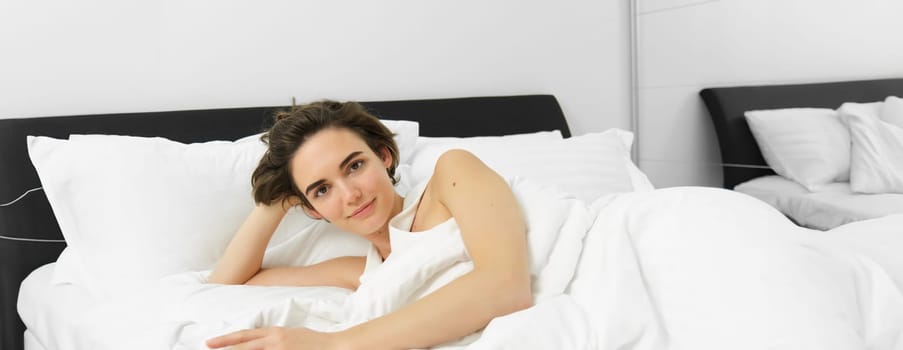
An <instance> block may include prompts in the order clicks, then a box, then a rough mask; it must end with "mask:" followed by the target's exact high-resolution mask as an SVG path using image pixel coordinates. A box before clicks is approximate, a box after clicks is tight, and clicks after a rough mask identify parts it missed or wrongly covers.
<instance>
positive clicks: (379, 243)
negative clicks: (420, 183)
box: [370, 194, 404, 260]
mask: <svg viewBox="0 0 903 350" xmlns="http://www.w3.org/2000/svg"><path fill="white" fill-rule="evenodd" d="M394 200H395V202H394V203H392V212H391V213H390V215H389V219H388V220H386V223H385V225H383V227H382V228H381V229H380V231H379V232H378V233H377V234H375V235H370V237H372V239H371V240H370V243H372V244H373V246H375V247H376V251H378V252H379V256H381V257H382V258H383V260H386V258H388V257H389V254H391V253H392V243H391V242H390V240H389V221H392V218H394V217H395V216H396V215H398V214H399V213H401V210H402V209H404V197H402V196H400V195H398V194H396V195H395V199H394Z"/></svg>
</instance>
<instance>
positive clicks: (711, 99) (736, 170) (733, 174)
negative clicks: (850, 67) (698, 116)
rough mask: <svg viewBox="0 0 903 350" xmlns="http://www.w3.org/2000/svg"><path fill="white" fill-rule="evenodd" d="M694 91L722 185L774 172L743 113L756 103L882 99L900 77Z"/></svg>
mask: <svg viewBox="0 0 903 350" xmlns="http://www.w3.org/2000/svg"><path fill="white" fill-rule="evenodd" d="M699 95H700V96H701V97H702V100H703V101H704V102H705V106H706V108H708V110H709V115H710V116H711V118H712V122H713V123H714V125H715V133H716V134H717V135H718V145H719V147H720V149H721V161H722V169H723V171H724V184H723V186H724V188H727V189H733V188H734V186H736V185H738V184H740V183H743V182H744V181H747V180H751V179H753V178H756V177H760V176H765V175H771V174H774V171H772V170H771V168H769V167H768V165H767V164H766V163H765V160H764V159H763V158H762V152H761V151H760V150H759V146H758V145H757V144H756V140H755V139H754V138H753V135H752V133H751V132H750V130H749V125H747V124H746V119H745V118H744V116H743V113H744V112H746V111H749V110H757V109H776V108H790V107H821V108H832V109H834V108H838V107H840V105H841V104H843V103H844V102H874V101H883V100H884V99H885V98H886V97H887V96H891V95H895V96H903V78H895V79H880V80H856V81H842V82H830V83H813V84H794V85H762V86H738V87H718V88H708V89H703V90H702V91H700V93H699Z"/></svg>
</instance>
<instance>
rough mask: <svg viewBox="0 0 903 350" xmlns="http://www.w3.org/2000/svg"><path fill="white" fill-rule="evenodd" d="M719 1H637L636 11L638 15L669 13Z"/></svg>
mask: <svg viewBox="0 0 903 350" xmlns="http://www.w3.org/2000/svg"><path fill="white" fill-rule="evenodd" d="M712 1H720V0H637V2H638V6H637V11H638V12H639V13H640V14H646V13H650V12H658V11H669V10H674V9H678V8H682V7H687V6H695V5H699V4H702V3H705V2H712Z"/></svg>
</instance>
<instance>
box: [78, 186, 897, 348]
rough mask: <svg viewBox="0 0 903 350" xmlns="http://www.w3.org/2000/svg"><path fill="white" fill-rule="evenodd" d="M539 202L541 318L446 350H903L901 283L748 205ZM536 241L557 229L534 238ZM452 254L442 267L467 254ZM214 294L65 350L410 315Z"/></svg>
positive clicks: (524, 198)
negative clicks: (546, 247)
mask: <svg viewBox="0 0 903 350" xmlns="http://www.w3.org/2000/svg"><path fill="white" fill-rule="evenodd" d="M539 194H540V193H538V192H537V193H536V195H539ZM530 196H531V195H529V194H528V195H523V194H521V196H520V199H521V202H522V204H523V205H524V206H525V207H526V208H525V211H526V212H527V216H528V218H529V219H528V221H529V222H528V226H529V227H530V230H531V231H530V233H529V235H531V236H530V244H531V249H534V247H533V246H532V245H533V244H540V243H543V244H546V245H551V248H550V249H541V250H539V251H540V252H548V256H546V257H545V259H547V261H545V264H541V266H540V267H543V268H542V269H534V270H535V272H540V274H539V275H537V276H534V295H535V299H536V302H535V306H533V307H532V308H529V309H526V310H523V311H520V312H517V313H514V314H511V315H508V316H504V317H499V318H496V319H495V320H493V321H492V322H491V323H490V324H489V325H488V326H487V327H486V328H485V329H484V330H483V331H482V332H479V333H476V334H473V335H471V336H468V337H465V338H464V339H462V340H460V341H457V342H453V343H449V344H444V345H442V346H440V347H439V348H448V349H451V348H466V349H664V348H667V349H727V348H729V349H845V350H849V349H898V350H903V338H901V331H903V296H901V293H900V289H899V288H898V286H897V285H895V284H894V282H893V280H894V278H892V276H889V275H888V273H887V272H886V271H893V270H894V269H891V268H888V267H887V266H886V265H882V263H877V262H875V260H872V259H871V258H870V257H869V256H868V254H863V253H862V252H861V251H854V250H851V249H845V248H844V247H845V246H844V245H843V244H837V241H834V240H831V239H826V238H825V237H824V236H819V234H823V232H819V231H811V230H807V229H803V228H799V227H797V226H795V225H793V224H792V223H790V222H789V221H788V220H787V219H786V218H785V217H784V216H783V215H781V214H780V213H778V212H777V211H775V210H774V209H772V208H771V207H770V206H768V205H766V204H764V203H762V202H760V201H758V200H756V199H753V198H752V197H748V196H746V195H743V194H739V193H736V192H730V191H726V190H720V189H711V188H695V187H685V188H669V189H660V190H655V191H646V192H634V193H626V194H619V195H612V196H608V197H604V198H602V199H600V200H598V201H596V202H595V203H593V204H592V205H584V204H582V202H578V201H563V200H559V201H548V200H545V201H543V200H542V198H538V197H537V198H532V197H530ZM550 202H552V203H550ZM562 203H564V204H562ZM565 204H566V205H565ZM556 208H557V209H556ZM537 227H545V228H550V227H557V230H556V232H552V233H549V232H546V233H545V234H546V235H547V236H539V233H537V230H538V229H537ZM548 235H551V236H548ZM896 242H903V239H897V240H896ZM452 250H453V249H450V251H447V252H442V253H441V254H456V253H460V252H455V251H452ZM441 254H440V255H441ZM540 255H542V254H538V253H537V251H531V258H532V259H534V261H535V260H537V259H541V258H543V257H541V256H540ZM578 258H579V260H578ZM389 261H390V260H387V263H388V262H389ZM879 262H880V261H879ZM424 266H429V264H428V263H425V265H424ZM454 266H457V265H455V264H450V265H447V266H444V267H440V268H436V266H433V268H434V269H433V270H432V271H430V272H429V274H432V275H433V276H431V277H435V276H434V275H437V274H438V275H441V274H443V273H446V272H448V271H450V270H451V269H454ZM415 275H416V274H414V275H412V276H415ZM428 280H430V279H429V278H422V279H416V278H415V279H413V280H410V281H408V283H413V285H416V283H418V282H420V281H423V282H424V283H426V281H428ZM203 281H204V274H203V273H200V272H191V273H184V274H180V275H175V276H170V277H168V278H165V279H163V280H161V281H159V283H158V284H157V285H156V286H154V287H151V288H149V289H147V290H144V291H142V292H140V293H136V294H133V295H130V296H129V297H127V298H118V299H113V300H110V301H108V302H104V303H103V304H101V305H100V306H98V307H95V308H93V309H91V310H89V311H88V312H87V313H86V314H85V315H84V316H83V317H81V318H80V320H79V321H78V322H77V324H76V325H75V327H76V332H74V333H76V334H78V337H77V339H75V340H74V342H75V343H76V344H71V345H72V346H71V347H70V348H71V349H122V348H130V349H198V348H204V347H203V341H204V340H205V339H207V338H209V337H212V336H216V335H220V334H223V333H227V332H230V331H234V330H238V329H245V328H251V327H263V326H305V327H310V328H312V329H317V330H339V329H344V328H347V327H350V326H352V325H354V324H356V322H362V320H365V319H368V318H372V317H378V316H379V313H382V312H388V311H391V309H392V308H381V307H372V308H370V309H369V310H371V311H361V310H360V309H355V308H356V307H355V306H354V305H360V303H361V302H371V303H373V304H374V305H388V304H387V303H389V304H391V303H398V302H399V301H398V300H392V299H393V298H396V297H398V295H396V294H397V293H382V294H379V293H376V294H371V295H370V296H363V297H362V296H361V294H357V295H356V293H352V292H350V291H347V290H343V289H339V288H297V287H294V288H290V287H253V286H221V285H208V284H204V283H203ZM559 281H560V282H563V283H559ZM371 282H373V283H377V282H378V281H371V280H370V279H368V281H367V283H371ZM565 286H566V287H567V289H566V290H564V289H562V288H559V287H565ZM557 289H561V290H557ZM361 298H364V299H363V300H362V299H361ZM367 298H370V299H367ZM352 300H354V302H351V301H352ZM355 313H356V314H357V316H355V317H352V315H354V314H355ZM361 313H364V315H363V316H361Z"/></svg>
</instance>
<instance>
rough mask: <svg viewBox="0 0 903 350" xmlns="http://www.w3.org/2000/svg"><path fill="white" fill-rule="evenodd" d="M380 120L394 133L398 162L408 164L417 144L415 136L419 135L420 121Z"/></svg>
mask: <svg viewBox="0 0 903 350" xmlns="http://www.w3.org/2000/svg"><path fill="white" fill-rule="evenodd" d="M380 121H381V122H382V123H383V125H385V126H386V127H387V128H389V130H391V131H392V132H393V133H394V134H395V144H396V145H398V164H410V163H411V157H413V153H414V148H415V147H416V146H417V137H418V136H420V123H418V122H415V121H411V120H387V119H380Z"/></svg>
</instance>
